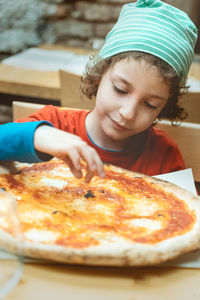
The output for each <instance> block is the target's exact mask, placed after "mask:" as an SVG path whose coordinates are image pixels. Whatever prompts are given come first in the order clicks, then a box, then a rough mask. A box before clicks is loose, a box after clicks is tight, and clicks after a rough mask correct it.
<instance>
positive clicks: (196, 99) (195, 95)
mask: <svg viewBox="0 0 200 300" xmlns="http://www.w3.org/2000/svg"><path fill="white" fill-rule="evenodd" d="M180 103H181V105H182V106H183V108H184V109H185V111H186V112H187V113H188V117H187V119H185V121H186V122H192V123H200V92H191V93H188V94H187V95H186V96H184V97H183V98H182V100H181V101H180Z"/></svg>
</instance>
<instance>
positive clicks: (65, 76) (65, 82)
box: [59, 70, 95, 109]
mask: <svg viewBox="0 0 200 300" xmlns="http://www.w3.org/2000/svg"><path fill="white" fill-rule="evenodd" d="M59 78H60V101H61V106H65V107H73V108H81V109H93V108H94V105H95V102H94V100H91V99H88V98H86V97H84V96H81V92H80V83H81V76H80V75H77V74H73V73H70V72H68V71H64V70H59Z"/></svg>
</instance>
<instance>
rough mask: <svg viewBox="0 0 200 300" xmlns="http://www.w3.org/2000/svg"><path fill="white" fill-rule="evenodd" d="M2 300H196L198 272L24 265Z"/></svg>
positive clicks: (199, 294) (199, 293) (198, 295)
mask: <svg viewBox="0 0 200 300" xmlns="http://www.w3.org/2000/svg"><path fill="white" fill-rule="evenodd" d="M1 263H2V262H1ZM3 263H7V262H6V261H3ZM4 299H5V300H17V299H19V300H35V299H37V300H44V299H48V300H55V299H59V300H64V299H73V300H169V299H170V300H188V299H190V300H199V299H200V271H199V270H198V269H178V268H169V267H153V268H106V267H98V268H96V267H81V266H70V265H56V264H55V265H53V264H49V265H48V264H46V265H45V264H33V263H32V264H29V263H26V264H25V265H24V270H23V275H22V278H21V280H20V282H19V283H18V285H17V286H15V288H14V289H13V290H12V291H11V292H10V293H9V294H8V295H7V296H6V297H5V298H4Z"/></svg>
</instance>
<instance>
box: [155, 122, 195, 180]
mask: <svg viewBox="0 0 200 300" xmlns="http://www.w3.org/2000/svg"><path fill="white" fill-rule="evenodd" d="M157 128H159V129H161V130H163V131H165V132H166V133H167V134H168V135H169V136H170V137H171V138H172V139H173V140H174V141H175V142H176V143H177V145H178V147H179V149H180V151H181V154H182V156H183V159H184V161H185V165H186V168H192V171H193V175H194V180H195V182H200V124H197V123H191V122H183V123H182V124H181V125H179V126H172V125H171V122H170V121H160V122H159V123H158V124H157Z"/></svg>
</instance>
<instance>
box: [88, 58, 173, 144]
mask: <svg viewBox="0 0 200 300" xmlns="http://www.w3.org/2000/svg"><path fill="white" fill-rule="evenodd" d="M169 93H170V87H169V85H168V84H167V82H165V81H164V79H163V78H162V77H161V75H160V73H159V72H158V70H157V69H156V67H152V66H150V65H149V64H147V63H146V62H145V61H141V62H137V61H134V60H130V61H127V60H122V61H119V62H117V63H116V64H115V65H114V66H113V67H112V68H110V69H109V70H108V71H107V72H106V73H105V74H104V75H103V76H102V79H101V81H100V84H99V87H98V91H97V96H96V106H95V109H94V111H93V116H95V118H96V124H97V122H98V125H99V129H100V130H101V134H103V135H105V136H106V137H109V138H111V139H112V140H114V141H122V140H125V139H127V138H129V137H131V136H132V135H135V134H138V133H140V132H143V131H144V130H145V129H147V128H149V127H150V126H151V124H152V123H153V121H154V120H155V119H156V117H157V115H158V114H159V113H160V111H161V110H162V109H163V108H164V106H165V105H166V103H167V101H168V98H169ZM98 125H97V126H98Z"/></svg>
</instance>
